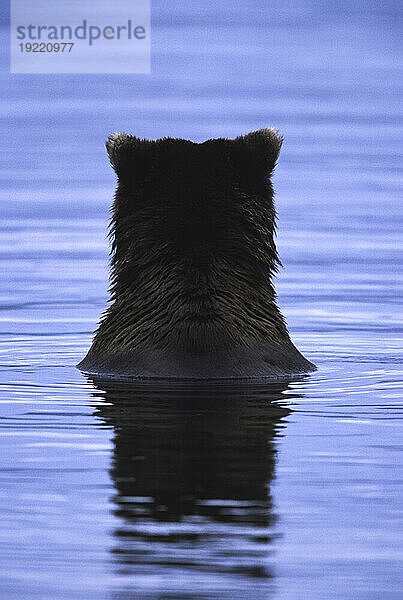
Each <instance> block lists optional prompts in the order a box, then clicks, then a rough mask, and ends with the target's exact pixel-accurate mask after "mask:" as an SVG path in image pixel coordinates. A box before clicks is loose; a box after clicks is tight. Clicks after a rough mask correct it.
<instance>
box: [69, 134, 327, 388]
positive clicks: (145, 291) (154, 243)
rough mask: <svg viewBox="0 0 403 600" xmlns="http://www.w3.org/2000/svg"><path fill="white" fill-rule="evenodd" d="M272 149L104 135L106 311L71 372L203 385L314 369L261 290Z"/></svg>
mask: <svg viewBox="0 0 403 600" xmlns="http://www.w3.org/2000/svg"><path fill="white" fill-rule="evenodd" d="M282 142H283V138H282V136H280V134H279V133H278V131H277V130H275V129H273V128H264V129H259V130H258V131H253V132H251V133H248V134H245V135H239V136H238V137H236V138H234V139H229V138H216V139H208V140H207V141H204V142H200V143H197V142H193V141H190V140H186V139H181V138H172V137H163V138H159V139H157V140H147V139H140V138H138V137H136V136H133V135H128V134H126V133H114V134H112V135H110V136H109V138H108V140H107V142H106V149H107V153H108V156H109V160H110V163H111V165H112V167H113V169H114V171H115V173H116V175H117V189H116V193H115V199H114V203H113V208H112V219H111V224H110V237H111V241H112V243H111V287H110V293H111V300H110V302H111V303H110V305H109V307H108V309H107V310H106V312H105V313H104V315H103V316H102V318H101V321H100V324H99V326H98V329H97V330H96V332H95V336H94V339H93V343H92V346H91V348H90V349H89V351H88V353H87V355H86V356H85V358H84V359H83V360H82V361H81V362H80V363H79V364H78V365H77V366H78V368H79V369H81V370H82V371H84V372H86V373H90V374H91V373H92V374H98V375H104V376H106V377H118V378H119V377H134V378H168V379H200V380H210V379H245V378H246V379H250V378H256V377H257V378H262V377H268V378H278V377H287V376H292V375H295V374H298V373H306V372H308V371H312V370H314V369H315V368H316V367H315V365H313V364H312V363H311V362H310V361H308V360H307V359H306V358H304V357H303V356H302V354H301V353H300V352H299V351H298V350H297V348H296V347H295V346H294V344H293V343H292V342H291V339H290V337H289V334H288V330H287V326H286V323H285V320H284V318H283V316H282V315H281V313H280V310H279V308H278V306H277V303H276V293H275V290H274V286H273V277H274V276H275V274H276V272H277V271H278V268H279V267H280V266H281V263H280V260H279V256H278V253H277V249H276V244H275V240H274V236H275V230H276V212H275V208H274V203H273V193H274V192H273V186H272V182H271V175H272V172H273V170H274V168H275V166H276V164H277V159H278V156H279V152H280V148H281V145H282Z"/></svg>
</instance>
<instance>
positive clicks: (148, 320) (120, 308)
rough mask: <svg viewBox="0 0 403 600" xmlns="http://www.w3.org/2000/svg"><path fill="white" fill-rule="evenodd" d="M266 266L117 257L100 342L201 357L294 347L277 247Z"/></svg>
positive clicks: (196, 257)
mask: <svg viewBox="0 0 403 600" xmlns="http://www.w3.org/2000/svg"><path fill="white" fill-rule="evenodd" d="M270 247H271V251H270V254H267V255H266V256H265V258H264V259H262V258H261V257H259V258H258V259H257V258H256V257H255V260H251V257H250V256H248V255H247V253H245V257H243V258H242V256H241V257H240V258H239V257H238V258H237V260H234V259H232V258H231V257H230V256H213V255H212V254H209V253H208V252H206V251H205V252H203V250H202V248H199V249H198V248H194V252H193V253H192V254H191V255H188V256H186V257H183V256H182V257H181V258H180V259H179V258H178V259H177V260H174V259H172V257H171V256H169V255H164V254H163V253H161V252H159V251H158V250H156V251H155V252H154V253H152V252H149V251H147V252H141V251H138V252H137V253H135V254H133V256H130V257H129V256H128V255H127V254H126V255H125V256H122V254H121V253H119V252H115V255H114V258H113V260H112V286H111V292H112V304H111V306H110V307H109V309H108V311H107V313H106V315H105V317H104V319H103V320H102V322H101V324H100V327H99V330H98V335H97V337H96V339H95V344H97V338H98V340H99V341H100V342H101V343H102V345H107V346H108V347H109V348H110V349H113V350H116V351H124V350H125V349H131V350H133V349H139V348H140V349H148V348H152V349H155V348H156V349H164V348H174V349H175V351H178V350H179V351H183V352H191V353H203V352H211V349H212V348H215V349H217V348H221V349H231V348H234V347H237V346H253V345H254V344H262V343H265V344H269V345H270V344H281V343H282V342H284V341H285V340H288V332H287V328H286V325H285V322H284V319H283V317H282V316H281V314H280V311H279V309H278V307H277V305H276V297H275V291H274V288H273V285H272V276H273V274H274V272H275V271H276V270H277V263H278V257H277V252H276V249H275V245H274V242H273V241H272V243H271V246H270Z"/></svg>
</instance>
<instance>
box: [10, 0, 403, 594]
mask: <svg viewBox="0 0 403 600" xmlns="http://www.w3.org/2000/svg"><path fill="white" fill-rule="evenodd" d="M399 4H400V3H397V2H393V1H391V2H385V3H383V4H382V3H377V2H360V1H357V2H353V1H351V2H348V1H346V0H344V1H340V2H327V1H324V0H322V1H318V2H309V1H308V0H306V1H305V0H302V1H300V2H298V3H297V2H287V1H286V0H283V1H282V2H263V1H257V0H256V1H252V0H250V1H245V2H242V3H237V2H234V0H232V1H229V0H225V1H222V2H220V3H210V4H206V3H202V2H201V1H200V0H196V1H195V2H192V3H190V4H188V5H186V6H182V5H181V4H180V3H177V2H173V1H171V0H169V1H168V2H164V3H163V2H162V1H160V0H155V1H154V0H153V3H152V18H153V41H152V73H151V74H150V75H133V76H126V75H125V76H117V75H114V76H107V75H75V76H72V75H70V76H67V75H52V76H50V75H49V76H47V75H37V76H30V75H10V74H9V72H8V69H9V66H8V47H7V45H8V31H7V26H6V23H7V15H6V12H4V14H5V16H4V19H3V27H2V28H1V36H2V45H1V48H2V50H1V61H2V63H1V64H2V71H1V86H0V87H1V100H0V102H1V104H0V109H1V116H2V144H3V148H4V152H3V154H2V159H1V161H2V169H1V171H0V177H1V184H2V185H1V187H0V195H1V204H0V210H1V221H0V231H1V236H0V266H1V268H0V277H1V284H0V353H1V354H0V434H1V435H0V514H1V519H0V564H1V577H0V597H1V598H2V599H4V600H62V599H63V600H65V599H69V600H92V599H97V600H98V599H103V598H105V599H108V600H137V599H153V600H154V599H155V600H156V599H159V600H167V599H171V600H182V599H186V600H188V599H189V600H190V599H192V600H194V599H197V600H199V599H203V600H204V599H206V600H207V599H208V600H221V599H228V600H229V599H240V600H241V599H242V600H243V599H246V598H247V599H253V600H263V599H268V598H273V599H275V600H299V599H305V598H314V599H325V600H336V599H337V600H342V599H343V600H344V599H354V600H378V599H382V600H397V599H400V598H401V597H402V581H401V572H402V564H401V558H402V544H401V536H402V526H401V523H402V521H401V509H402V500H401V490H402V486H401V482H402V473H401V449H402V437H401V431H402V430H401V424H402V422H401V413H400V411H399V409H400V408H401V404H402V377H401V375H402V370H401V360H402V345H401V338H402V335H401V334H402V324H401V323H402V321H401V304H400V303H399V291H400V290H401V283H402V271H401V269H400V265H401V256H402V245H401V237H400V235H399V234H400V233H401V220H402V217H401V214H402V213H401V207H400V206H399V203H398V200H399V193H398V192H399V190H400V185H399V183H400V180H399V177H400V174H401V171H399V167H400V165H401V161H400V160H399V158H400V157H399V147H401V144H400V142H401V139H402V136H401V123H402V120H401V112H400V100H401V82H402V80H403V78H402V72H401V53H399V33H400V31H399V28H400V22H401V14H400V12H399ZM5 6H6V4H5V3H4V4H3V8H4V9H5ZM269 125H272V126H275V127H277V128H278V129H279V130H280V131H281V133H282V134H283V135H284V138H285V141H284V146H283V149H282V153H281V156H280V160H279V165H278V167H277V170H276V173H275V176H274V185H275V188H276V206H277V210H278V216H279V227H278V240H277V241H278V248H279V252H280V255H281V259H282V262H283V263H284V269H283V270H282V271H281V273H280V274H279V276H278V278H277V289H278V295H279V304H280V306H281V308H282V311H283V312H284V314H285V315H286V317H287V321H288V325H289V329H290V332H291V336H292V338H293V340H294V342H295V343H296V345H297V346H298V347H299V348H300V349H301V351H302V352H303V353H304V354H305V355H306V356H307V357H308V358H309V359H310V360H312V361H313V362H314V363H316V364H317V366H318V371H317V372H315V373H313V374H311V375H310V376H309V377H306V378H299V379H297V380H295V381H291V382H288V383H287V382H284V383H272V384H264V385H258V384H253V385H252V384H250V385H248V386H244V387H242V386H241V387H240V386H234V385H232V386H231V385H227V386H218V387H217V386H215V387H214V386H212V387H210V388H209V387H203V388H197V387H192V388H186V387H183V386H176V387H172V386H167V385H163V384H158V385H157V384H153V385H148V386H145V387H144V385H140V384H136V385H132V386H127V385H124V384H119V385H112V384H105V383H103V382H99V381H92V380H90V379H88V378H86V377H85V376H84V375H82V374H81V373H80V372H79V371H78V370H76V369H75V366H74V365H75V364H76V363H77V362H78V361H79V360H80V359H81V358H82V357H83V356H84V354H85V352H86V350H87V349H88V347H89V345H90V342H91V335H92V331H93V330H94V328H95V326H96V323H97V320H98V318H99V316H100V314H101V312H102V311H103V310H104V308H105V305H106V298H107V286H108V283H107V272H108V242H107V238H106V234H107V222H108V218H109V213H108V210H109V206H110V204H111V200H112V196H113V189H114V186H115V178H114V175H113V172H112V170H111V169H110V166H109V165H108V160H107V158H106V156H105V150H104V141H105V138H106V137H107V135H108V134H109V133H111V132H113V131H127V132H129V133H132V134H135V135H138V136H140V137H147V138H156V137H161V136H166V135H171V136H177V137H186V138H190V139H192V140H194V141H202V140H204V139H207V138H210V137H218V136H227V137H234V136H236V135H239V134H240V133H247V132H249V131H253V130H255V129H258V128H261V127H264V126H269Z"/></svg>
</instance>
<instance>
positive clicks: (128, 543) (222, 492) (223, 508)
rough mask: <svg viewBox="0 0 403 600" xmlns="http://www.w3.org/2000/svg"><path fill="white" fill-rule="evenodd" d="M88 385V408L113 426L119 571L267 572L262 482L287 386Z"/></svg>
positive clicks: (267, 503) (269, 474)
mask: <svg viewBox="0 0 403 600" xmlns="http://www.w3.org/2000/svg"><path fill="white" fill-rule="evenodd" d="M93 383H94V385H95V387H96V390H97V391H95V392H94V395H95V396H96V397H97V398H103V401H102V402H100V403H99V405H98V406H97V408H96V414H97V416H99V417H101V418H102V420H103V421H104V422H105V423H106V424H107V425H110V426H112V427H113V429H114V451H113V458H112V469H111V476H112V479H113V483H114V485H115V488H116V496H115V497H114V499H113V500H114V503H115V505H116V512H115V514H116V515H117V516H118V517H120V519H121V524H120V525H119V526H118V528H117V529H116V531H115V532H114V535H115V539H116V540H117V545H116V547H115V548H114V549H113V552H114V554H115V556H116V558H117V560H118V563H119V564H120V570H121V572H126V573H136V574H140V573H143V574H145V573H147V574H148V576H152V575H153V568H154V573H155V574H156V573H157V572H158V574H159V576H161V575H163V576H166V577H172V576H174V577H180V578H182V582H183V575H180V574H178V573H174V572H173V569H186V577H187V578H189V577H191V574H190V573H189V569H195V570H196V571H197V572H198V573H199V574H200V573H201V572H204V573H205V572H206V571H208V572H210V573H211V572H214V573H215V574H218V573H227V574H228V573H232V574H238V575H251V576H254V577H267V576H270V571H269V569H268V565H267V552H268V549H269V543H270V539H271V533H272V532H271V529H270V526H271V525H272V524H273V521H274V514H273V512H272V499H271V495H270V484H271V482H272V480H273V476H274V466H275V454H276V450H275V444H274V440H275V438H276V436H278V435H279V434H280V431H281V428H282V427H284V421H283V422H282V419H283V418H284V417H285V416H286V415H287V414H289V410H288V409H287V408H285V407H284V406H281V405H280V404H279V403H278V402H279V401H281V399H282V398H283V396H282V392H283V391H284V390H285V389H286V388H287V384H286V383H276V384H267V383H266V384H245V383H243V384H239V385H237V386H236V385H234V384H232V385H231V384H228V383H222V384H216V385H212V384H207V383H205V384H202V385H199V386H197V385H195V384H189V383H186V384H182V385H181V384H179V383H178V384H173V383H169V384H167V383H166V382H165V383H158V384H157V383H137V384H133V383H131V384H124V383H117V382H109V383H107V382H104V381H103V382H97V381H94V380H93ZM289 398H290V396H289V395H288V396H287V399H289ZM283 399H284V398H283ZM166 569H168V571H166ZM165 571H166V572H165ZM205 591H206V590H205Z"/></svg>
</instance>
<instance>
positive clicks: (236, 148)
mask: <svg viewBox="0 0 403 600" xmlns="http://www.w3.org/2000/svg"><path fill="white" fill-rule="evenodd" d="M282 143H283V138H282V136H281V135H280V134H279V132H278V131H277V130H276V129H273V128H271V127H266V128H265V129H259V130H258V131H252V133H248V134H247V135H240V136H239V137H237V138H235V139H234V140H233V155H234V157H235V160H236V163H237V166H238V167H239V168H240V169H241V171H243V172H244V173H245V174H246V175H248V174H251V175H252V174H253V175H256V174H260V175H270V173H271V172H272V171H273V169H274V167H275V166H276V164H277V159H278V155H279V154H280V149H281V145H282Z"/></svg>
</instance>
